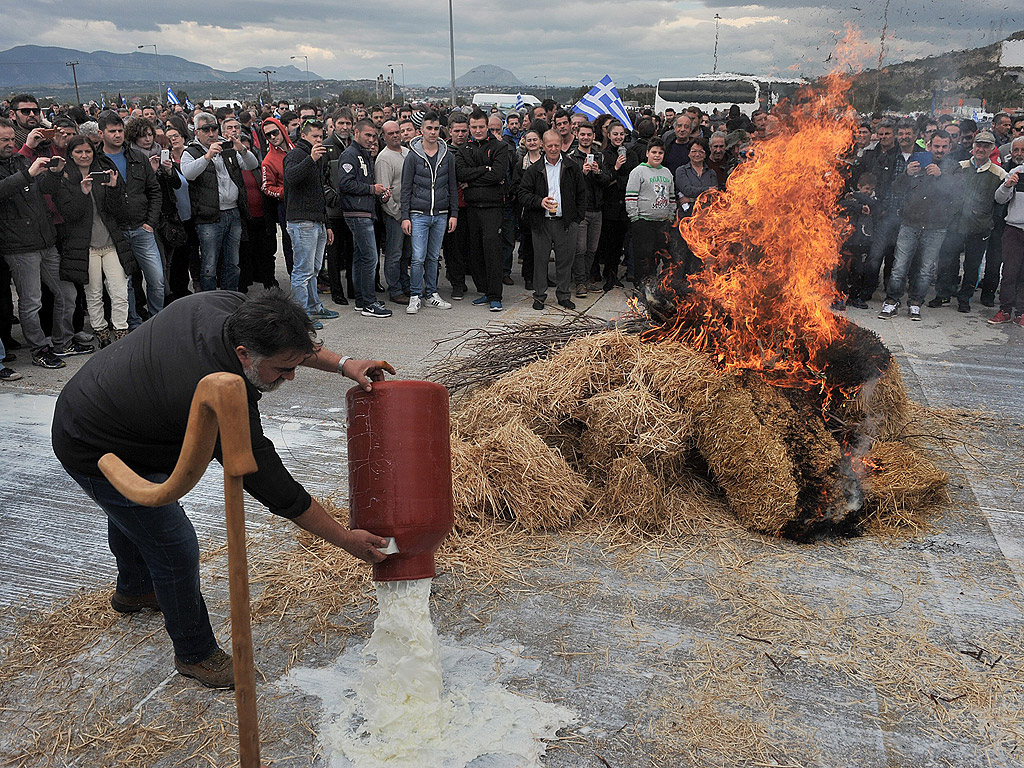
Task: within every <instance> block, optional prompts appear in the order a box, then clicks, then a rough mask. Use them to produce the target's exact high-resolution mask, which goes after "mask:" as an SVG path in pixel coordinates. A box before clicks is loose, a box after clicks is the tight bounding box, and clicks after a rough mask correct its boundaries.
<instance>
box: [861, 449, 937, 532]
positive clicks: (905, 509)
mask: <svg viewBox="0 0 1024 768" xmlns="http://www.w3.org/2000/svg"><path fill="white" fill-rule="evenodd" d="M867 463H868V465H869V466H870V467H871V471H870V472H869V473H868V475H867V477H866V478H865V480H864V481H863V488H864V500H865V503H866V505H867V507H868V509H869V510H870V512H871V514H872V516H873V518H874V520H875V522H877V523H878V524H879V525H881V526H883V527H908V526H909V527H919V526H920V525H921V522H922V515H923V514H924V513H926V512H929V511H932V510H934V509H935V508H936V507H938V506H939V505H940V504H943V503H945V502H947V501H948V499H949V497H948V495H947V492H946V484H947V482H948V481H949V475H947V474H946V473H945V472H943V471H942V470H940V469H939V468H938V467H936V466H935V465H934V464H933V463H932V462H931V461H930V460H929V459H927V458H926V457H925V456H924V455H922V454H921V452H919V451H918V450H916V449H914V448H912V447H910V446H909V445H907V444H906V443H902V442H895V441H878V442H876V443H875V444H874V445H873V446H872V447H871V450H870V451H869V452H868V456H867Z"/></svg>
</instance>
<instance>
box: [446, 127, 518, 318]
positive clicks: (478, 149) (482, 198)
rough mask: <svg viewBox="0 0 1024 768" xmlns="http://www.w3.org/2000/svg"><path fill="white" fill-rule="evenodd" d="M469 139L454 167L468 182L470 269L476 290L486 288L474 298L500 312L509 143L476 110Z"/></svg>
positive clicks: (476, 301) (464, 181) (462, 178)
mask: <svg viewBox="0 0 1024 768" xmlns="http://www.w3.org/2000/svg"><path fill="white" fill-rule="evenodd" d="M469 135H470V141H469V143H467V144H465V145H464V146H462V147H459V150H458V152H457V153H456V155H455V169H456V174H457V176H458V179H459V184H466V185H467V186H466V190H465V198H466V219H467V221H466V224H467V226H468V229H469V271H470V274H472V275H473V282H474V283H475V284H476V287H477V290H480V291H486V293H484V295H483V296H480V297H479V298H476V299H474V300H473V303H474V304H477V305H489V306H490V309H491V311H492V312H500V311H501V293H502V278H503V277H504V271H503V269H504V251H503V250H502V247H501V221H502V217H503V214H504V207H505V177H506V175H507V174H508V167H509V151H508V144H506V143H505V142H504V141H502V140H501V139H496V138H494V136H492V135H491V134H490V133H489V132H488V131H487V115H485V114H484V113H483V112H481V111H480V110H476V111H475V112H473V114H471V115H470V116H469Z"/></svg>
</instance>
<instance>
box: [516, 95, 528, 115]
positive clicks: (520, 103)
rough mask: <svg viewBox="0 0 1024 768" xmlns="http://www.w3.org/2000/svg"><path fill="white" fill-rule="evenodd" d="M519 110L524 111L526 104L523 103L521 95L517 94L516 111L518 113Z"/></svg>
mask: <svg viewBox="0 0 1024 768" xmlns="http://www.w3.org/2000/svg"><path fill="white" fill-rule="evenodd" d="M520 109H526V102H525V101H523V94H521V93H517V94H516V110H517V111H518V110H520Z"/></svg>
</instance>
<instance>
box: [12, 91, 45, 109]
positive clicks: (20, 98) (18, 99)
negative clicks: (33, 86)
mask: <svg viewBox="0 0 1024 768" xmlns="http://www.w3.org/2000/svg"><path fill="white" fill-rule="evenodd" d="M26 102H28V103H30V104H35V105H36V106H37V107H38V106H39V99H37V98H36V97H35V96H33V95H32V94H31V93H19V94H18V95H17V96H12V97H11V98H10V99H9V100H8V103H9V104H10V105H11V109H17V108H18V105H19V104H24V103H26Z"/></svg>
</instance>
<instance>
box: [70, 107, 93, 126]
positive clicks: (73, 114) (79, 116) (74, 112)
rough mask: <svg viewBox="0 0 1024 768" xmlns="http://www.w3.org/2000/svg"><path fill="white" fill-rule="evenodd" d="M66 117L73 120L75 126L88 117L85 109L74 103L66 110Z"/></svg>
mask: <svg viewBox="0 0 1024 768" xmlns="http://www.w3.org/2000/svg"><path fill="white" fill-rule="evenodd" d="M68 119H70V120H73V121H74V123H75V127H76V128H77V127H78V126H79V125H81V124H82V123H84V122H85V121H86V120H88V119H89V117H88V115H87V114H86V112H85V110H84V109H83V108H82V107H80V106H78V105H77V104H76V105H75V106H73V107H71V109H69V110H68Z"/></svg>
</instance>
